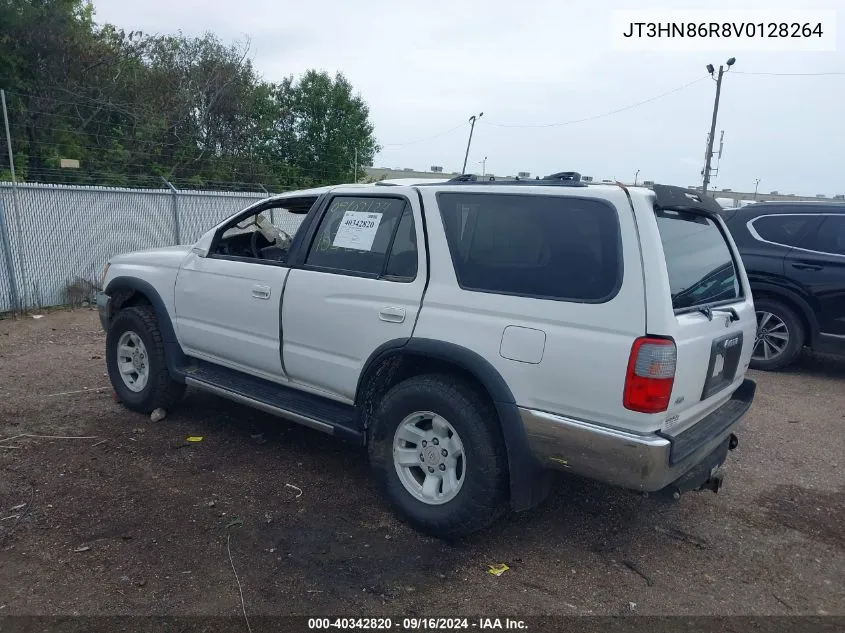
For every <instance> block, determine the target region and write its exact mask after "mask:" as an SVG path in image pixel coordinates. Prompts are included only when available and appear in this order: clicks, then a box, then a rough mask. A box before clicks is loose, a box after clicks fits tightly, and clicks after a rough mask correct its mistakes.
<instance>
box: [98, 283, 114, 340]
mask: <svg viewBox="0 0 845 633" xmlns="http://www.w3.org/2000/svg"><path fill="white" fill-rule="evenodd" d="M97 311H98V312H99V313H100V325H102V326H103V330H104V331H106V332H108V329H109V321H111V297H109V296H108V295H107V294H106V293H105V292H103V291H100V292H98V293H97Z"/></svg>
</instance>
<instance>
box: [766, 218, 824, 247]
mask: <svg viewBox="0 0 845 633" xmlns="http://www.w3.org/2000/svg"><path fill="white" fill-rule="evenodd" d="M815 219H816V218H814V217H812V216H800V215H764V216H761V217H759V218H757V219H756V220H752V221H751V226H752V227H754V230H755V231H757V235H759V236H760V237H762V238H763V239H764V240H766V241H767V242H774V243H775V244H783V245H784V246H798V243H799V242H800V241H801V236H802V235H803V234H804V229H806V228H807V225H808V224H809V223H810V222H811V221H815Z"/></svg>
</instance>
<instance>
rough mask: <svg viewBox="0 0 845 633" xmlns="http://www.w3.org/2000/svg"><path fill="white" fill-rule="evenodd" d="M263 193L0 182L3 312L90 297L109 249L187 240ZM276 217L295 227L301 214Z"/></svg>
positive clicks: (113, 252)
mask: <svg viewBox="0 0 845 633" xmlns="http://www.w3.org/2000/svg"><path fill="white" fill-rule="evenodd" d="M264 197H266V196H265V195H264V194H258V193H232V192H215V191H183V190H171V189H120V188H112V187H78V186H69V185H41V184H18V185H16V186H13V185H12V183H8V182H0V313H2V312H9V311H13V310H18V309H20V310H25V309H30V308H42V307H47V306H55V305H68V304H70V305H78V304H80V303H82V302H83V301H86V300H90V298H91V296H92V295H93V293H94V290H95V289H96V287H97V286H98V284H99V281H100V274H101V272H102V269H103V266H105V264H106V261H108V259H109V257H112V256H113V255H116V254H118V253H125V252H129V251H136V250H141V249H145V248H156V247H160V246H170V245H174V244H192V243H193V242H195V241H196V240H197V239H198V238H199V237H200V236H201V235H202V234H203V233H205V232H206V231H207V230H208V229H210V228H211V227H213V226H214V225H216V224H217V223H219V222H221V221H222V220H224V219H226V218H227V217H229V216H231V215H233V214H234V213H236V212H237V211H239V210H241V209H243V208H245V207H247V206H249V205H250V204H252V203H254V202H256V201H257V200H259V199H261V198H264ZM273 221H274V223H275V224H276V225H277V226H279V227H280V228H283V229H284V230H285V231H287V232H288V233H290V234H291V235H293V234H294V233H295V232H296V229H297V228H298V227H299V224H300V222H301V221H302V216H299V215H294V214H289V213H286V212H284V211H282V210H280V209H275V210H274V211H273Z"/></svg>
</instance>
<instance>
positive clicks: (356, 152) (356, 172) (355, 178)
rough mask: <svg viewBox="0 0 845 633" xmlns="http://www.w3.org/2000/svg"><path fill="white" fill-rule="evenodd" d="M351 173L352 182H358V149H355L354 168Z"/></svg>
mask: <svg viewBox="0 0 845 633" xmlns="http://www.w3.org/2000/svg"><path fill="white" fill-rule="evenodd" d="M352 173H353V174H354V176H353V180H352V182H358V148H357V147H356V148H355V166H354V167H353V171H352Z"/></svg>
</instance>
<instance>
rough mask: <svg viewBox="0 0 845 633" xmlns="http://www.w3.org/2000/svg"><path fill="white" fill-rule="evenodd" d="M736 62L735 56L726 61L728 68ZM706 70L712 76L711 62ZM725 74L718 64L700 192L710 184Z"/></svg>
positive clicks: (723, 68) (703, 191) (704, 191)
mask: <svg viewBox="0 0 845 633" xmlns="http://www.w3.org/2000/svg"><path fill="white" fill-rule="evenodd" d="M735 62H736V58H735V57H731V58H730V59H729V60H728V61H727V65H728V69H730V67H731V66H733V65H734V63H735ZM707 70H708V71H710V76H711V77H712V76H713V72H714V68H713V65H712V64H708V65H707ZM724 74H725V67H724V66H719V75H718V76H717V77H716V100H715V101H714V102H713V119H712V120H711V121H710V137H709V138H708V139H707V153H706V154H705V156H704V172H703V175H704V181H703V182H702V185H701V193H703V194H706V193H707V185H709V184H710V161H711V159H712V158H713V141H714V140H715V138H716V117H717V115H718V114H719V97H720V96H721V94H722V75H724Z"/></svg>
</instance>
